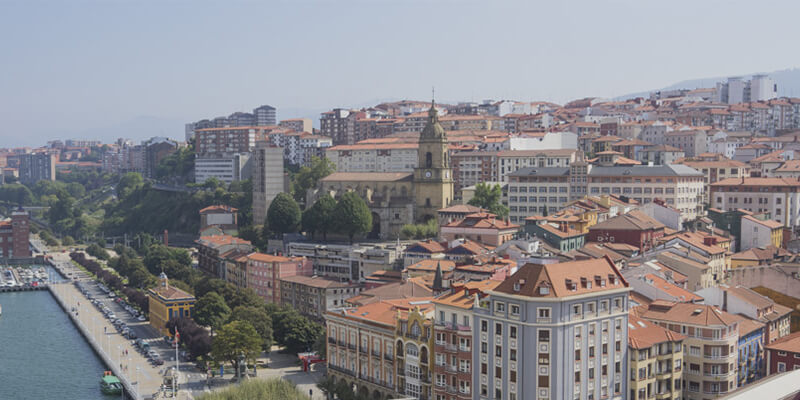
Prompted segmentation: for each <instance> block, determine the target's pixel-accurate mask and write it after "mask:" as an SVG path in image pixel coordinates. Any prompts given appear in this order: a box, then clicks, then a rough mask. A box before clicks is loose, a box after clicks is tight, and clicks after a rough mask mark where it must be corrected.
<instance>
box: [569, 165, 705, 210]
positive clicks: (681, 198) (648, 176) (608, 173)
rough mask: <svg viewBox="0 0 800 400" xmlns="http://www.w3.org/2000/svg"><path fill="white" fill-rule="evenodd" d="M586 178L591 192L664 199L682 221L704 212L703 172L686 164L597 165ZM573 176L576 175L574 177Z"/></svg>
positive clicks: (645, 199) (648, 200)
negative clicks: (678, 212)
mask: <svg viewBox="0 0 800 400" xmlns="http://www.w3.org/2000/svg"><path fill="white" fill-rule="evenodd" d="M587 175H588V176H576V177H575V178H576V181H580V180H582V179H585V180H586V190H587V191H588V194H590V195H598V194H612V195H616V196H620V195H621V196H626V197H629V198H632V199H634V200H636V201H637V202H638V203H641V204H644V203H650V202H652V201H653V200H654V199H662V200H664V202H665V203H666V204H668V205H669V206H671V207H673V208H676V209H678V210H680V212H681V219H682V221H687V220H694V219H695V218H697V217H699V216H702V214H703V206H702V199H703V184H704V183H703V174H702V173H700V172H699V171H697V170H695V169H694V168H690V167H687V166H685V165H658V166H647V165H634V166H593V167H591V168H589V169H588V174H587ZM570 178H572V177H570Z"/></svg>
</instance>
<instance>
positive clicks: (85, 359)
mask: <svg viewBox="0 0 800 400" xmlns="http://www.w3.org/2000/svg"><path fill="white" fill-rule="evenodd" d="M0 305H2V307H3V314H2V316H0V399H56V400H72V399H76V400H83V399H86V400H91V399H107V398H108V399H110V398H113V397H108V396H104V395H103V394H102V393H101V392H100V385H99V382H100V378H101V377H102V375H103V370H104V367H103V363H102V362H101V361H100V359H99V358H98V357H97V355H96V354H95V353H94V352H93V351H92V348H91V347H90V346H89V344H88V343H87V342H86V340H85V339H84V338H83V336H81V334H80V332H79V331H78V329H77V328H76V327H75V326H74V325H73V324H72V321H70V319H69V317H67V315H66V314H65V313H64V310H62V309H61V307H60V306H59V305H58V303H56V301H55V299H53V296H52V295H51V294H50V292H48V291H34V292H13V293H0Z"/></svg>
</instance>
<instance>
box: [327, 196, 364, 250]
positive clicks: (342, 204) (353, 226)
mask: <svg viewBox="0 0 800 400" xmlns="http://www.w3.org/2000/svg"><path fill="white" fill-rule="evenodd" d="M333 216H334V221H335V222H334V224H335V226H336V230H337V231H338V232H340V233H342V234H345V235H347V237H348V238H350V243H353V237H354V236H355V235H357V234H360V233H366V232H369V231H370V230H371V229H372V213H371V212H370V211H369V207H367V203H365V202H364V200H362V199H361V197H358V195H357V194H356V193H355V192H347V193H345V194H343V195H342V197H341V198H340V199H339V202H338V203H336V208H335V209H334V213H333Z"/></svg>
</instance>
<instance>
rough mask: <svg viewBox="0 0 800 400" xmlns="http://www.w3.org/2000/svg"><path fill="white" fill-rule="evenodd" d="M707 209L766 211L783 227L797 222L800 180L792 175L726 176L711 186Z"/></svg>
mask: <svg viewBox="0 0 800 400" xmlns="http://www.w3.org/2000/svg"><path fill="white" fill-rule="evenodd" d="M710 199H711V208H716V209H719V210H723V211H731V210H735V209H740V208H741V209H745V210H747V211H750V212H754V213H762V212H768V213H770V215H771V217H772V219H773V220H775V221H778V222H780V223H781V224H783V226H786V227H790V228H795V227H797V226H798V225H800V181H798V180H797V179H793V178H738V179H736V178H729V179H725V180H723V181H719V182H717V183H714V184H712V185H711V194H710Z"/></svg>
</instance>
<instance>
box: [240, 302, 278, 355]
mask: <svg viewBox="0 0 800 400" xmlns="http://www.w3.org/2000/svg"><path fill="white" fill-rule="evenodd" d="M231 321H246V322H249V323H250V325H253V328H255V329H256V332H258V335H259V336H260V337H261V349H262V350H264V351H267V352H268V351H269V349H270V348H272V318H270V316H269V314H267V312H266V311H265V310H264V308H263V307H253V306H238V307H236V308H234V309H233V313H232V314H231Z"/></svg>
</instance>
